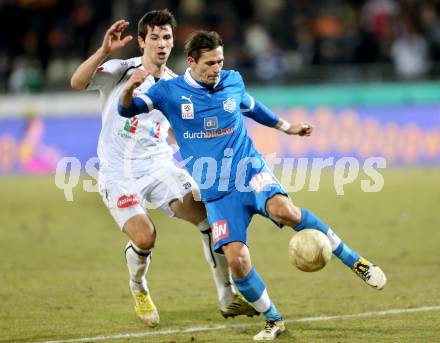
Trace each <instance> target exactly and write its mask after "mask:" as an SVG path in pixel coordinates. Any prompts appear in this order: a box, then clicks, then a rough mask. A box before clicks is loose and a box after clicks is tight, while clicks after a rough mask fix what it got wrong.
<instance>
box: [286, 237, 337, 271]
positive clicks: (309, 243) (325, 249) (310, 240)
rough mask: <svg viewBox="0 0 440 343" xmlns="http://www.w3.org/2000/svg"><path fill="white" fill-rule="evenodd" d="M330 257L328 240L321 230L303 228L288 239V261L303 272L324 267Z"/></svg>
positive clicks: (330, 249) (330, 248)
mask: <svg viewBox="0 0 440 343" xmlns="http://www.w3.org/2000/svg"><path fill="white" fill-rule="evenodd" d="M331 257H332V247H331V244H330V240H329V239H328V238H327V236H326V235H324V234H323V233H322V232H321V231H318V230H314V229H304V230H301V231H300V232H298V233H297V234H295V235H294V236H293V237H292V239H291V240H290V243H289V259H290V262H291V263H292V264H293V265H294V266H295V267H296V268H298V269H299V270H302V271H303V272H316V271H318V270H320V269H322V268H324V266H325V265H326V264H327V263H328V261H330V258H331Z"/></svg>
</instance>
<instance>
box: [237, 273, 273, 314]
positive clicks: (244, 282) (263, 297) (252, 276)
mask: <svg viewBox="0 0 440 343" xmlns="http://www.w3.org/2000/svg"><path fill="white" fill-rule="evenodd" d="M232 280H233V281H234V283H235V286H237V289H238V290H239V291H240V293H241V294H242V295H243V297H244V298H245V299H246V300H247V301H248V302H249V303H250V304H251V305H252V306H253V307H254V308H255V309H256V310H257V311H258V312H261V313H263V315H264V318H265V319H266V320H268V319H270V320H280V319H281V315H280V314H279V313H278V311H277V309H276V307H275V306H274V305H273V303H272V301H271V300H270V298H269V295H268V294H267V291H266V285H265V284H264V281H263V279H262V278H261V276H260V275H258V273H257V271H256V270H255V268H252V269H251V271H250V272H249V274H248V275H246V276H245V277H244V278H242V279H240V278H235V277H232Z"/></svg>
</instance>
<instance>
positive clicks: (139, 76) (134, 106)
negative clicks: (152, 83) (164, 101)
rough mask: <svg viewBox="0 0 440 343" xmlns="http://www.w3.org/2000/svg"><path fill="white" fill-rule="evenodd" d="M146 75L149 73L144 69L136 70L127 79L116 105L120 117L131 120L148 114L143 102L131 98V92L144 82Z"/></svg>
mask: <svg viewBox="0 0 440 343" xmlns="http://www.w3.org/2000/svg"><path fill="white" fill-rule="evenodd" d="M148 75H149V73H148V72H147V71H145V70H144V69H137V70H136V71H135V72H134V73H133V74H132V75H131V76H130V78H129V79H128V81H127V83H126V84H125V87H124V89H123V90H122V93H121V97H120V99H119V104H118V111H119V114H120V115H121V116H123V117H126V118H131V117H134V116H135V115H137V114H140V113H145V112H149V110H148V107H147V105H146V103H145V101H143V100H141V99H139V98H133V91H134V90H135V89H136V87H139V86H140V85H141V84H142V82H144V80H145V78H146V77H147V76H148Z"/></svg>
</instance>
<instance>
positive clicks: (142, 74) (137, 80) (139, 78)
mask: <svg viewBox="0 0 440 343" xmlns="http://www.w3.org/2000/svg"><path fill="white" fill-rule="evenodd" d="M148 75H150V73H149V72H147V71H146V70H144V69H136V71H135V72H134V73H133V74H132V75H131V77H130V79H129V80H128V82H127V85H126V88H128V89H132V90H134V89H135V88H136V87H139V86H140V85H141V84H142V82H144V80H145V78H146V77H147V76H148Z"/></svg>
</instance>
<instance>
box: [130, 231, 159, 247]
mask: <svg viewBox="0 0 440 343" xmlns="http://www.w3.org/2000/svg"><path fill="white" fill-rule="evenodd" d="M131 240H132V241H133V243H134V244H135V245H136V246H137V247H139V248H140V249H142V250H151V249H153V248H154V245H155V243H156V233H153V234H151V233H150V232H146V231H139V232H137V233H136V234H135V235H134V237H132V239H131Z"/></svg>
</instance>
